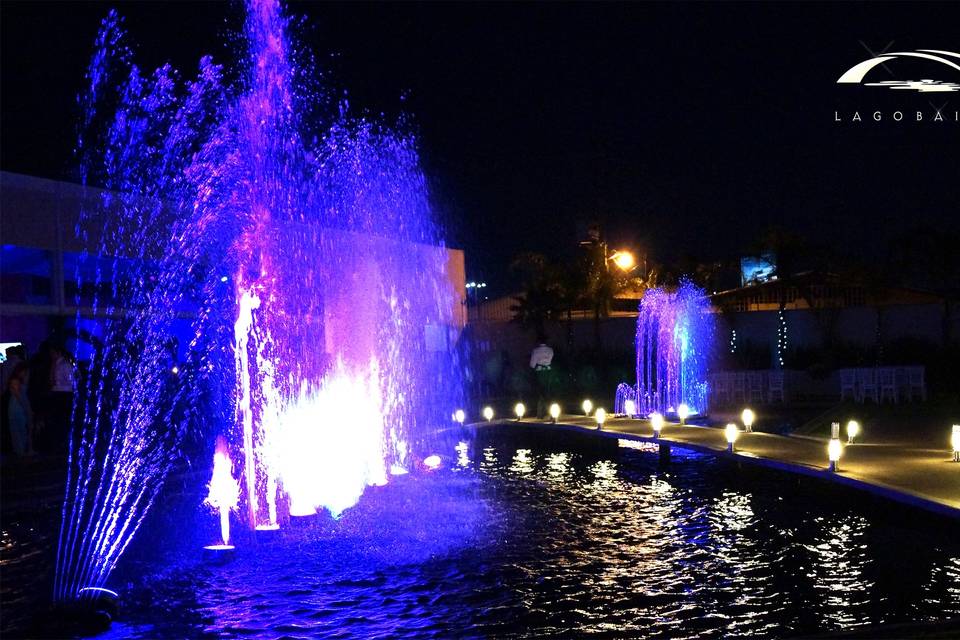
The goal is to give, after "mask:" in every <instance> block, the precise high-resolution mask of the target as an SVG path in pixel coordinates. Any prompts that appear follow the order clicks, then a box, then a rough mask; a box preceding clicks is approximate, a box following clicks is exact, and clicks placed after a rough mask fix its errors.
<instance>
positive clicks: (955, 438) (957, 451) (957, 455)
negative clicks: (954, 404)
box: [950, 424, 960, 462]
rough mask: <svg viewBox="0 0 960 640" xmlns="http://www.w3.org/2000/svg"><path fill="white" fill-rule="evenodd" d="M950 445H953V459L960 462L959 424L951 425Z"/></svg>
mask: <svg viewBox="0 0 960 640" xmlns="http://www.w3.org/2000/svg"><path fill="white" fill-rule="evenodd" d="M950 444H952V445H953V459H954V461H956V462H960V424H955V425H953V435H951V436H950Z"/></svg>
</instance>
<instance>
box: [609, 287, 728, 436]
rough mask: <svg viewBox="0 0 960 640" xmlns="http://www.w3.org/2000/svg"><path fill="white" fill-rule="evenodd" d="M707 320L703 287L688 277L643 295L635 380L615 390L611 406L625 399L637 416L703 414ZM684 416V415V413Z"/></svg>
mask: <svg viewBox="0 0 960 640" xmlns="http://www.w3.org/2000/svg"><path fill="white" fill-rule="evenodd" d="M712 344H713V321H712V316H711V314H710V312H709V301H708V299H707V297H706V294H705V292H704V291H703V290H702V289H700V288H698V287H696V286H694V285H693V284H691V283H689V282H683V283H681V284H680V286H679V287H678V288H677V289H676V290H675V291H667V290H665V289H652V290H649V291H647V292H646V293H645V294H644V297H643V300H642V301H641V303H640V314H639V316H638V317H637V342H636V346H637V382H636V385H635V386H630V385H626V384H621V385H620V387H619V388H618V389H617V397H616V403H617V407H616V411H617V412H618V413H622V412H623V408H622V407H625V406H627V405H628V404H629V403H630V402H633V403H635V404H634V406H635V407H636V410H637V411H638V413H639V414H640V415H644V416H647V415H650V414H653V413H660V414H676V413H677V411H678V408H679V407H680V406H681V405H686V413H687V414H688V415H694V414H698V413H703V412H704V411H705V410H706V407H707V363H708V359H709V356H710V350H711V348H712ZM684 419H685V417H684Z"/></svg>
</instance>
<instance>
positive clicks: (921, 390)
mask: <svg viewBox="0 0 960 640" xmlns="http://www.w3.org/2000/svg"><path fill="white" fill-rule="evenodd" d="M914 398H917V399H920V400H926V399H927V385H926V380H925V374H924V368H923V367H919V366H917V367H865V368H858V369H840V399H841V400H845V399H850V400H853V401H855V402H865V401H867V400H872V401H873V402H875V403H876V404H880V403H881V402H893V403H898V402H900V401H901V400H904V401H910V402H912V401H913V400H914Z"/></svg>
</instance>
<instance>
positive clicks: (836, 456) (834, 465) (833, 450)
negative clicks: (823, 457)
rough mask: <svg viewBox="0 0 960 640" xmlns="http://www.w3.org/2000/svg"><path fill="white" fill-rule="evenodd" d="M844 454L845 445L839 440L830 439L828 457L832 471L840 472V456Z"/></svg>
mask: <svg viewBox="0 0 960 640" xmlns="http://www.w3.org/2000/svg"><path fill="white" fill-rule="evenodd" d="M842 454H843V445H842V444H840V439H839V438H830V444H828V445H827V455H828V456H829V457H830V471H839V470H840V466H839V465H840V456H841V455H842Z"/></svg>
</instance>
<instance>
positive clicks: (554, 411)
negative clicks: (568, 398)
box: [550, 402, 560, 424]
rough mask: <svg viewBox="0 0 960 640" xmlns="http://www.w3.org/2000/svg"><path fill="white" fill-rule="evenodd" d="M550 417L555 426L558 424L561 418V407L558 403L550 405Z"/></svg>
mask: <svg viewBox="0 0 960 640" xmlns="http://www.w3.org/2000/svg"><path fill="white" fill-rule="evenodd" d="M550 417H551V418H552V419H553V424H557V418H559V417H560V405H559V404H557V403H556V402H554V403H553V404H551V405H550Z"/></svg>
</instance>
